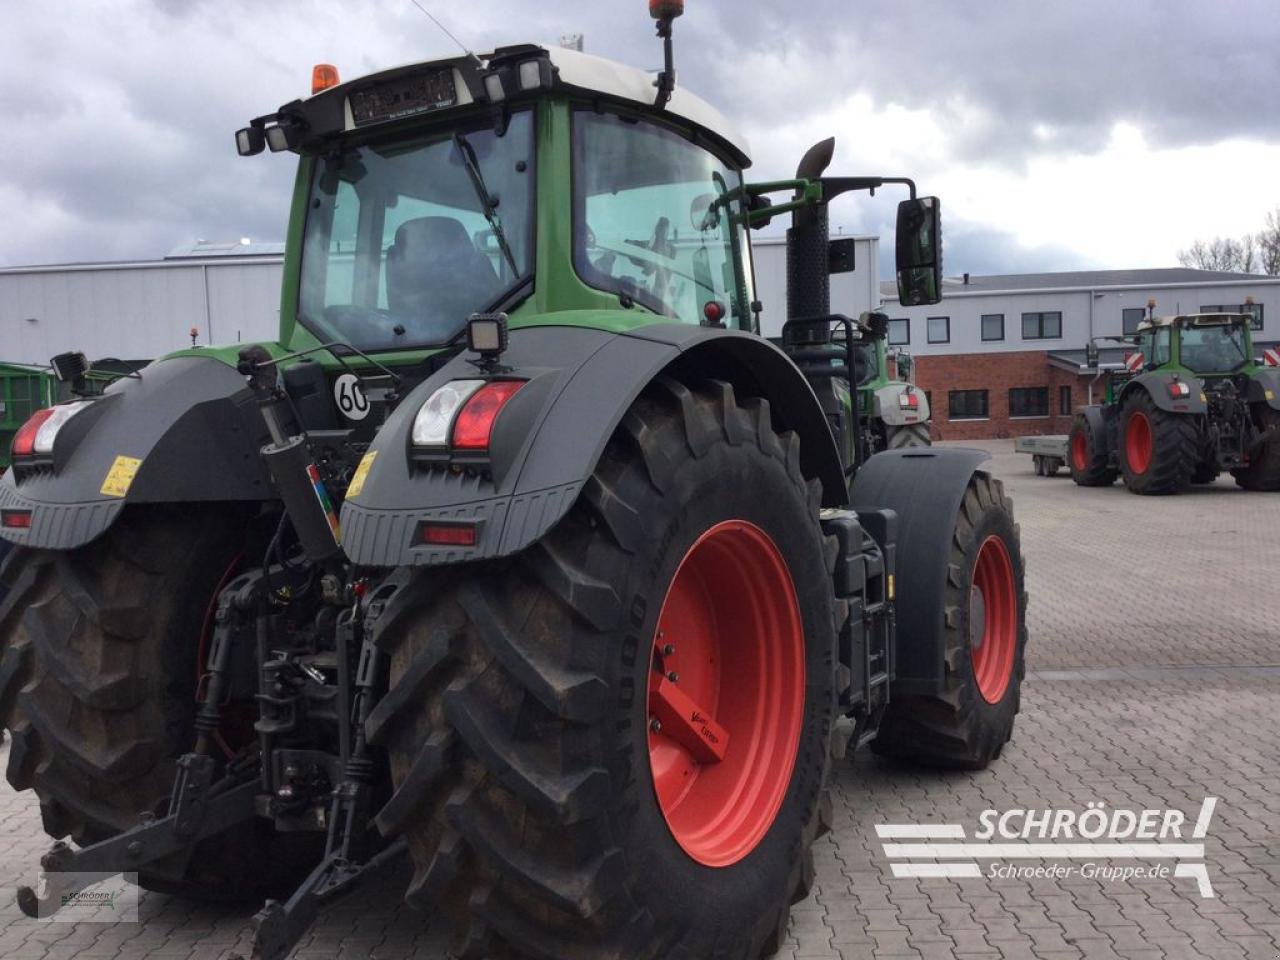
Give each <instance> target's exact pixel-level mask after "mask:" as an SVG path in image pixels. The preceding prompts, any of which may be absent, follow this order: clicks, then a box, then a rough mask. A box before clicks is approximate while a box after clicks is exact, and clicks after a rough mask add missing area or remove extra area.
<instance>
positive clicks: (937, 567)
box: [849, 447, 991, 695]
mask: <svg viewBox="0 0 1280 960" xmlns="http://www.w3.org/2000/svg"><path fill="white" fill-rule="evenodd" d="M990 458H991V454H989V453H987V452H986V451H984V450H972V449H968V448H964V447H918V448H913V449H909V450H886V451H883V452H881V453H877V454H876V455H875V456H873V457H870V458H868V459H867V462H866V463H864V464H863V465H862V468H861V469H860V470H859V471H858V476H857V478H856V479H855V480H854V483H853V489H852V491H851V492H850V495H849V502H850V505H851V506H852V507H853V509H854V510H856V511H859V512H862V513H869V512H871V511H875V510H885V509H888V510H893V511H894V512H896V513H897V515H898V539H897V562H896V571H897V572H896V580H897V586H896V590H895V594H896V599H897V602H896V604H895V606H894V610H895V612H896V616H897V621H898V626H897V638H898V642H897V662H896V671H895V673H896V679H895V680H894V684H893V693H894V694H898V695H901V694H915V693H936V692H937V691H939V690H940V689H942V684H943V681H944V680H945V679H946V662H945V654H946V651H945V649H944V630H943V618H944V617H945V616H946V610H945V609H944V607H945V605H944V603H943V592H944V591H945V589H946V584H947V565H948V563H949V562H950V557H951V538H952V535H953V533H954V531H955V525H956V514H957V513H958V512H959V510H960V503H961V501H962V500H963V499H964V494H965V490H966V489H968V487H969V481H970V479H971V478H972V477H973V475H974V473H975V472H977V470H978V469H979V468H980V467H981V466H982V464H983V463H984V462H985V461H987V460H989V459H990Z"/></svg>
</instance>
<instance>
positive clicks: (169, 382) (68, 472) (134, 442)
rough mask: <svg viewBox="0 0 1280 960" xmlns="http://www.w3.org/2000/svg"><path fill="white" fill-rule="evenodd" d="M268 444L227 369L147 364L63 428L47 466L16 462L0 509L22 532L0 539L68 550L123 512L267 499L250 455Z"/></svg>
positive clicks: (239, 381)
mask: <svg viewBox="0 0 1280 960" xmlns="http://www.w3.org/2000/svg"><path fill="white" fill-rule="evenodd" d="M267 441H268V437H267V436H266V432H265V427H264V425H263V423H262V418H261V416H260V415H259V413H258V410H257V406H256V402H255V401H254V398H253V394H252V393H251V392H250V391H249V389H248V387H247V386H246V384H245V380H244V378H243V377H242V376H240V375H239V374H238V373H237V372H236V371H235V370H234V369H233V368H232V367H229V366H227V365H226V364H225V363H221V362H219V361H218V360H214V359H211V358H209V359H206V358H201V357H189V356H188V357H177V358H174V359H169V360H162V361H159V362H157V363H153V364H151V365H150V366H148V367H145V368H144V369H143V370H142V371H141V377H140V378H134V377H125V378H122V379H120V380H117V381H116V382H115V383H113V384H112V385H111V386H110V387H108V388H107V390H106V392H105V394H104V395H103V396H102V398H101V399H98V400H95V401H94V402H93V404H92V405H91V406H90V407H88V408H87V409H85V410H84V411H82V412H80V413H77V414H76V415H75V416H74V417H72V418H71V419H70V420H68V421H67V423H66V425H65V426H63V428H62V430H61V431H60V432H59V433H58V437H57V441H56V442H55V444H54V447H53V456H52V460H51V462H48V463H43V464H40V465H37V466H25V465H23V464H21V463H18V464H15V465H14V467H13V469H10V470H9V471H8V472H7V473H6V474H5V476H4V478H3V479H0V509H3V510H23V511H30V513H31V520H30V524H31V525H30V527H28V528H27V529H22V528H16V527H4V528H3V529H2V530H0V535H3V537H4V538H5V539H7V540H11V541H13V542H14V543H18V544H21V545H23V546H28V547H41V548H45V549H51V550H70V549H74V548H75V547H79V546H82V545H83V544H85V543H88V542H89V541H90V540H92V539H94V538H95V537H97V536H98V535H99V534H101V533H102V532H103V531H104V530H106V529H107V528H108V527H109V526H110V525H111V524H112V523H113V522H114V521H115V519H116V517H117V516H119V514H120V511H121V510H122V509H124V507H125V505H126V504H132V503H182V502H191V501H229V500H263V499H267V498H269V497H271V496H273V493H272V490H271V484H270V480H269V479H268V477H267V475H266V472H265V470H264V468H263V466H262V461H261V458H260V457H259V456H258V451H259V449H260V448H261V447H262V446H263V445H264V444H265V443H266V442H267ZM134 461H137V462H136V463H135V462H134ZM122 464H123V465H125V467H126V469H124V470H123V471H122V470H121V465H122ZM108 477H113V482H111V483H108Z"/></svg>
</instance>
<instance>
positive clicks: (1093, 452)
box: [1068, 304, 1280, 494]
mask: <svg viewBox="0 0 1280 960" xmlns="http://www.w3.org/2000/svg"><path fill="white" fill-rule="evenodd" d="M1153 313H1154V304H1150V305H1148V316H1147V318H1146V319H1145V320H1143V321H1142V323H1141V324H1140V325H1139V327H1138V332H1137V334H1136V336H1135V337H1133V338H1131V339H1129V340H1125V341H1123V342H1126V343H1131V344H1132V345H1134V346H1135V347H1136V350H1134V351H1133V352H1131V353H1129V354H1127V355H1126V357H1125V361H1124V364H1123V365H1122V366H1121V368H1120V369H1119V370H1117V371H1112V372H1111V376H1110V377H1109V379H1108V382H1107V387H1106V397H1105V400H1104V402H1103V403H1101V404H1095V405H1092V406H1087V407H1084V408H1083V409H1081V411H1080V412H1079V413H1078V414H1077V415H1076V419H1075V422H1074V423H1073V425H1072V427H1071V433H1070V435H1069V438H1068V455H1069V456H1068V463H1069V466H1070V467H1071V476H1072V478H1073V479H1074V480H1075V482H1076V483H1078V484H1080V485H1081V486H1087V487H1093V486H1109V485H1110V484H1111V483H1113V482H1114V481H1115V479H1116V477H1117V476H1122V477H1123V478H1124V484H1125V486H1126V487H1128V489H1129V490H1130V491H1132V492H1133V493H1139V494H1167V493H1178V492H1180V491H1182V490H1185V489H1186V488H1187V487H1189V486H1190V485H1191V484H1193V483H1197V484H1203V483H1212V482H1213V481H1214V480H1216V479H1217V478H1218V476H1219V475H1220V474H1221V473H1222V472H1223V471H1224V470H1227V471H1230V473H1231V475H1232V477H1234V478H1235V481H1236V483H1237V484H1239V485H1240V486H1241V487H1243V488H1244V489H1246V490H1272V491H1274V490H1280V369H1276V367H1275V366H1273V365H1271V364H1270V359H1271V358H1270V357H1269V362H1268V365H1266V366H1262V365H1259V364H1258V363H1257V362H1256V360H1255V358H1254V348H1253V335H1252V324H1253V318H1252V316H1250V315H1248V314H1223V313H1213V314H1194V315H1189V316H1176V317H1156V316H1154V315H1153ZM1088 355H1089V362H1090V365H1092V366H1094V367H1097V366H1098V362H1097V357H1098V351H1097V347H1096V344H1092V343H1091V344H1090V345H1089V349H1088Z"/></svg>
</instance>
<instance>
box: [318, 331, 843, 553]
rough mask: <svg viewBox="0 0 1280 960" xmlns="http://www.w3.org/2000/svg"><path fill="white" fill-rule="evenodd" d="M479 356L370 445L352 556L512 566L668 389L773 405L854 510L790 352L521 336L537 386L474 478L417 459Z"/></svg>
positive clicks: (349, 541)
mask: <svg viewBox="0 0 1280 960" xmlns="http://www.w3.org/2000/svg"><path fill="white" fill-rule="evenodd" d="M473 359H474V357H472V356H470V355H467V354H464V355H460V356H458V357H455V358H454V359H453V360H452V361H450V362H449V363H448V364H446V365H445V366H444V367H443V368H441V369H440V370H438V371H437V372H436V373H434V374H433V375H432V376H431V377H430V378H428V379H427V380H426V381H424V382H423V383H421V384H420V385H419V386H418V387H416V388H415V389H414V390H413V391H412V392H410V393H409V394H408V395H406V396H405V398H404V400H403V401H402V402H401V403H400V405H399V406H398V407H397V409H396V410H395V412H394V413H393V414H392V415H391V416H390V417H389V418H388V420H387V422H386V424H385V425H384V426H383V428H382V429H381V430H380V431H379V433H378V436H377V437H376V439H375V440H374V443H373V445H372V446H371V447H370V451H369V455H370V456H371V457H372V460H370V461H368V462H369V464H370V466H369V469H368V472H367V475H366V479H365V481H364V484H363V487H362V488H361V489H360V490H359V491H358V492H357V493H356V494H355V495H354V496H351V495H349V496H348V497H347V499H346V501H345V503H344V504H343V506H342V515H341V522H342V542H343V547H344V549H345V550H346V553H347V556H348V557H350V558H351V560H352V561H353V562H355V563H358V564H361V565H368V566H381V567H392V566H406V565H431V564H448V563H460V562H464V561H469V560H478V559H487V558H494V557H502V556H509V555H511V554H514V553H517V552H518V551H520V550H523V549H524V548H525V547H527V546H529V545H530V544H532V543H534V542H535V541H537V540H538V539H540V538H541V537H542V536H543V535H545V534H546V533H547V531H549V530H550V529H551V528H552V527H553V526H554V525H555V524H556V523H557V522H559V520H560V519H561V518H562V517H563V516H564V515H565V514H566V513H568V511H569V509H570V508H571V507H572V506H573V503H574V502H575V501H576V499H577V497H578V496H579V494H580V493H582V491H583V489H584V487H585V486H586V485H587V483H588V481H589V480H590V478H591V474H592V473H593V472H594V470H595V466H596V463H597V461H598V460H599V458H600V456H601V454H602V453H603V452H604V448H605V444H606V443H608V441H609V438H610V437H611V436H612V435H613V433H614V431H615V429H616V428H617V426H618V424H619V423H620V422H621V420H622V418H623V416H624V415H625V414H626V412H627V410H628V409H629V408H630V407H631V405H632V404H633V403H634V402H635V400H636V398H637V397H639V396H640V393H641V392H642V391H643V390H644V389H645V387H646V386H648V385H649V383H651V382H652V381H653V380H654V379H655V378H657V377H659V376H662V375H663V374H668V375H671V376H674V377H676V378H677V379H682V380H684V381H686V382H689V383H696V382H698V381H700V380H705V379H723V380H727V381H729V382H730V383H732V384H734V386H735V389H736V390H737V392H738V394H739V396H744V395H754V396H761V397H764V398H765V399H767V400H768V401H769V402H770V406H771V409H772V411H773V415H774V422H775V424H776V425H777V426H778V427H779V428H780V429H790V430H795V431H796V432H797V433H798V434H799V436H800V441H801V451H802V453H801V467H802V469H804V470H805V472H806V473H807V474H808V475H810V476H815V477H818V478H819V479H820V480H821V481H822V484H823V491H824V496H823V502H824V504H825V505H829V506H838V505H842V504H843V503H844V502H845V500H846V491H845V486H844V477H843V472H842V470H841V466H840V460H839V456H838V454H837V452H836V449H835V444H834V441H833V440H832V437H831V432H830V428H829V427H828V426H827V422H826V419H825V417H824V416H823V414H822V410H821V408H820V407H819V405H818V401H817V398H816V397H815V396H814V394H813V391H812V389H810V387H809V384H808V382H807V381H806V380H805V379H804V377H803V376H802V375H801V374H800V372H799V371H798V370H797V369H796V368H795V366H794V365H793V364H792V363H791V361H790V360H788V359H787V357H786V356H785V355H784V354H783V353H782V352H781V351H780V350H778V349H777V348H776V347H774V346H773V345H772V344H770V343H768V342H767V341H765V340H763V339H761V338H760V337H756V336H754V335H752V334H746V333H740V332H737V331H731V330H718V329H712V328H703V327H693V326H686V325H678V324H662V325H655V326H650V327H644V328H642V329H640V330H636V331H633V332H629V333H613V332H609V331H604V330H597V329H593V328H588V327H571V326H563V327H552V326H547V327H526V328H523V329H517V330H513V331H512V332H511V340H510V346H509V347H508V349H507V351H506V352H505V353H504V354H503V355H502V363H503V365H504V366H505V367H507V368H508V370H509V374H504V375H510V376H514V377H521V378H527V379H528V380H529V383H528V384H527V385H526V386H525V387H523V388H522V389H521V390H520V391H519V392H518V393H516V394H515V395H514V397H513V398H512V399H511V400H510V401H509V402H508V403H507V405H506V407H504V408H503V410H502V413H501V414H500V415H499V417H498V419H497V421H495V424H494V428H493V436H492V438H491V444H490V446H491V449H490V458H489V459H490V462H489V464H488V465H487V467H485V468H483V469H472V470H470V471H468V470H467V469H466V468H465V467H464V466H462V465H461V464H459V463H456V462H455V465H454V466H444V465H438V466H434V467H433V466H430V465H425V464H423V463H421V462H415V461H414V460H413V458H412V457H411V455H410V448H411V443H410V440H411V433H412V427H413V420H414V417H415V416H416V415H417V413H418V410H419V409H420V408H421V406H422V404H423V403H424V402H425V401H426V400H427V398H428V397H430V395H431V394H432V393H433V392H434V391H435V390H436V389H437V388H438V387H440V386H441V385H443V384H445V383H447V382H449V381H450V380H456V379H466V378H473V377H475V376H477V369H476V367H475V365H474V364H473V363H472V360H473ZM450 520H454V521H457V520H462V521H469V522H473V523H475V524H476V527H477V530H476V538H477V542H476V545H475V546H474V547H447V548H441V547H425V546H418V545H415V543H414V542H413V541H414V539H415V535H416V531H417V530H418V528H419V525H420V524H422V523H424V522H427V523H430V522H439V521H450Z"/></svg>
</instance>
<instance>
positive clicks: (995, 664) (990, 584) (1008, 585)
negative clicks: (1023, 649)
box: [969, 535, 1018, 703]
mask: <svg viewBox="0 0 1280 960" xmlns="http://www.w3.org/2000/svg"><path fill="white" fill-rule="evenodd" d="M1017 646H1018V592H1017V589H1016V587H1015V586H1014V582H1013V563H1012V562H1010V560H1009V550H1008V548H1007V547H1005V545H1004V541H1003V540H1001V539H1000V538H999V537H997V536H994V535H993V536H990V537H987V539H986V540H984V541H983V542H982V547H981V548H980V549H979V550H978V559H977V562H976V563H974V565H973V585H972V587H971V588H970V590H969V654H970V656H971V657H972V658H973V676H974V679H975V680H976V681H977V684H978V692H979V693H980V694H982V699H984V700H986V701H987V703H999V702H1000V700H1001V698H1003V697H1004V693H1005V691H1006V690H1007V689H1008V688H1009V678H1010V677H1012V676H1013V658H1014V652H1015V651H1016V649H1017Z"/></svg>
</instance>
